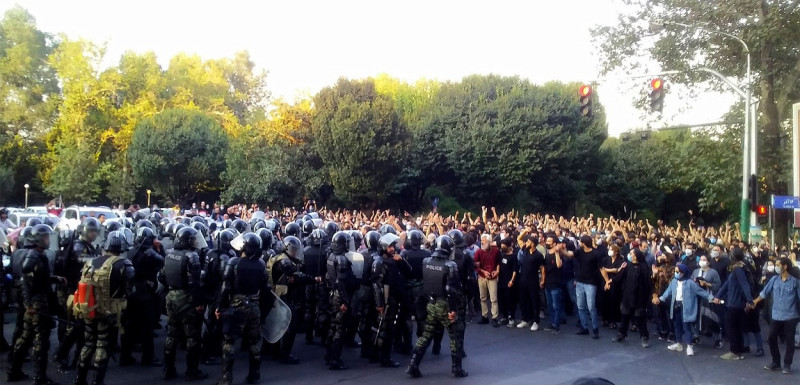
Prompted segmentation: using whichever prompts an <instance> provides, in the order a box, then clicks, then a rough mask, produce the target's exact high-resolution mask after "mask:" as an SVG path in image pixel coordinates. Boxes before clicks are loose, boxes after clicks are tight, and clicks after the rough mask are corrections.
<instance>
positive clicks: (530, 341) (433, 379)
mask: <svg viewBox="0 0 800 385" xmlns="http://www.w3.org/2000/svg"><path fill="white" fill-rule="evenodd" d="M6 319H9V318H8V315H7V318H6ZM573 323H574V320H573V319H570V321H569V324H570V325H572V324H573ZM10 326H11V325H5V328H4V332H5V335H6V338H7V339H8V338H9V336H10V334H11V330H10ZM574 332H575V328H574V327H572V326H566V325H565V327H564V328H562V332H561V334H560V335H552V334H550V333H549V332H544V331H538V332H531V331H530V330H527V329H524V330H520V329H509V328H506V327H501V328H492V327H491V326H490V325H476V324H472V325H468V327H467V334H466V345H465V346H466V351H467V353H468V355H469V356H468V357H467V358H466V359H464V369H466V370H467V371H469V377H467V378H464V379H454V378H451V377H450V357H449V354H443V355H440V356H433V355H431V354H430V351H428V354H427V355H426V356H425V358H424V359H423V361H422V365H421V366H420V370H421V371H422V373H423V377H422V378H419V379H411V378H408V377H407V376H406V375H405V374H404V373H403V370H404V367H405V365H407V363H408V359H409V357H407V356H400V355H395V357H394V358H395V359H396V360H398V361H400V362H401V363H402V364H403V367H401V368H397V369H383V368H380V367H378V366H377V365H371V364H368V363H367V362H366V361H365V360H363V359H360V358H358V350H357V349H348V348H345V352H344V356H343V359H344V360H345V363H346V364H347V365H348V366H349V367H350V369H348V370H345V371H339V372H332V371H329V370H327V369H326V367H325V366H324V365H323V362H322V357H323V355H324V352H323V350H322V349H321V348H320V347H319V346H306V345H305V343H304V341H303V338H302V337H299V338H298V342H297V344H296V346H295V354H296V355H297V356H298V357H300V359H301V362H300V364H299V365H295V366H287V365H281V364H278V363H276V362H275V361H271V360H268V359H265V361H264V363H263V365H262V372H261V375H262V381H261V383H263V384H300V383H302V384H308V385H314V384H359V385H361V384H401V383H409V384H417V385H423V384H446V383H453V384H456V383H458V384H481V385H486V384H501V385H516V384H544V385H547V384H570V383H572V382H573V381H574V380H575V379H577V378H580V377H585V376H591V377H595V376H597V377H603V378H606V379H608V380H611V381H612V382H614V383H615V384H647V385H660V384H698V385H701V384H702V385H707V384H708V385H710V384H725V385H731V384H770V385H777V384H797V383H798V381H800V372H798V370H797V368H800V363H796V364H795V372H793V373H792V374H790V375H784V374H781V373H780V372H777V373H775V372H767V371H765V370H764V369H762V367H763V366H764V365H766V364H768V363H769V357H768V356H769V353H767V356H766V357H761V358H756V357H753V356H750V355H748V356H747V357H746V359H745V360H743V361H736V362H728V361H723V360H721V359H719V355H721V354H723V353H725V352H726V351H727V350H726V349H714V348H713V347H711V346H710V345H709V343H708V342H707V343H705V344H701V345H699V346H697V347H696V349H695V354H696V355H695V356H694V357H687V356H686V354H685V353H676V352H670V351H668V350H667V349H666V346H667V345H666V343H665V342H662V341H658V340H657V339H651V346H650V348H648V349H644V348H642V347H641V346H640V344H639V340H638V337H636V336H635V335H634V333H632V334H631V336H630V339H629V340H628V341H627V342H625V343H622V344H615V343H612V342H611V341H610V340H611V338H612V337H613V336H614V334H615V332H614V331H611V330H608V329H605V330H601V332H600V339H599V340H592V339H591V338H589V337H588V336H576V335H574ZM764 333H765V334H766V332H764ZM163 336H164V331H163V330H159V331H158V337H157V340H156V351H157V352H159V353H160V352H163V350H162V349H163ZM56 346H57V341H56V340H55V333H53V345H52V347H51V355H52V353H53V352H54V350H55V348H56ZM447 347H448V345H447V337H445V341H444V343H443V348H444V349H447ZM444 349H443V350H444ZM443 353H444V352H443ZM238 354H239V355H238V356H237V361H236V364H235V365H234V383H235V384H244V383H245V381H244V379H245V377H246V375H247V358H246V353H244V352H240V353H238ZM0 361H2V363H0V369H2V371H3V372H5V371H6V370H7V369H8V364H7V362H6V360H5V359H3V360H0ZM184 362H185V361H184V359H183V353H182V352H181V353H180V354H179V356H178V372H179V373H182V372H183V371H184V369H185V366H184ZM25 365H26V366H25V370H26V371H27V372H28V373H30V371H31V366H30V365H31V364H30V363H26V364H25ZM201 368H202V369H203V370H205V371H207V372H208V373H209V374H210V375H211V377H210V378H209V379H208V380H206V381H202V382H198V384H202V385H211V384H214V383H215V381H216V379H217V378H218V377H219V374H220V367H219V366H204V367H201ZM48 372H49V374H50V376H51V378H53V379H54V380H56V381H58V382H59V383H60V384H61V385H69V384H72V381H73V379H74V372H73V373H69V374H59V373H56V370H55V368H54V367H53V366H52V365H51V366H50V367H49V368H48ZM160 374H161V369H160V368H145V367H139V366H133V367H125V368H120V367H118V366H117V364H116V363H114V362H113V361H112V362H111V365H110V368H109V373H108V376H107V378H106V384H108V385H132V384H137V385H138V384H142V383H147V384H148V385H156V384H168V383H173V384H174V383H183V380H182V379H180V380H175V381H169V382H168V381H163V380H161V378H160ZM91 376H92V374H91V373H90V377H89V378H90V381H91V378H92V377H91ZM2 380H3V381H0V382H2V383H5V376H3V377H2Z"/></svg>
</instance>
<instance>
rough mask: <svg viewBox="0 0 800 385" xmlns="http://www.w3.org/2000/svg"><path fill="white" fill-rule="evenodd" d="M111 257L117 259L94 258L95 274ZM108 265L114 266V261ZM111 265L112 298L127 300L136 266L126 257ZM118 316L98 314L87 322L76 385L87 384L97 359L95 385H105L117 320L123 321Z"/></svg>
mask: <svg viewBox="0 0 800 385" xmlns="http://www.w3.org/2000/svg"><path fill="white" fill-rule="evenodd" d="M110 258H114V256H112V255H110V254H106V255H103V256H100V257H96V258H94V259H92V260H91V261H90V262H88V263H89V264H90V265H91V271H94V270H97V269H100V268H101V266H103V264H104V263H105V262H106V261H108V260H109V259H110ZM117 258H119V257H118V256H117ZM108 263H109V264H111V263H112V261H109V262H108ZM111 266H112V272H111V277H110V282H109V284H110V285H109V286H110V287H109V288H108V289H109V290H108V292H109V293H111V298H114V299H117V300H124V299H125V298H126V297H127V296H128V295H130V294H131V293H132V292H133V290H134V289H133V280H134V275H135V273H134V270H133V264H131V261H129V260H127V259H125V258H119V259H117V260H116V261H114V262H113V265H111ZM89 274H91V273H89ZM96 293H97V292H96ZM97 301H99V299H97ZM117 317H118V316H117V314H98V316H97V317H96V318H94V319H93V320H90V321H85V329H86V333H85V336H84V345H83V348H82V349H81V352H80V353H81V354H80V360H79V362H78V376H77V378H76V379H75V385H83V384H86V376H87V374H88V372H89V366H90V365H92V361H93V360H94V365H93V368H94V370H95V377H94V382H92V385H103V381H104V379H105V376H106V370H107V369H108V354H109V352H108V348H109V345H110V343H111V338H114V337H113V335H114V334H113V333H112V328H113V327H114V326H115V325H117V321H118V320H119V318H117Z"/></svg>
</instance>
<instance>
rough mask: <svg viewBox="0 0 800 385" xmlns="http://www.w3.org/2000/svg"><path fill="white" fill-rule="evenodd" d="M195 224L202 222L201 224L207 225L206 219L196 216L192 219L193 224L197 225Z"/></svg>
mask: <svg viewBox="0 0 800 385" xmlns="http://www.w3.org/2000/svg"><path fill="white" fill-rule="evenodd" d="M195 222H200V223H203V224H205V223H206V219H205V218H203V217H202V216H200V215H195V216H193V217H192V223H195Z"/></svg>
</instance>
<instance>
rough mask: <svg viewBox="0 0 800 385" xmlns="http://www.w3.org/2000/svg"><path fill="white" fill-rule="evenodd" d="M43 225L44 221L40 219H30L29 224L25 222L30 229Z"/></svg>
mask: <svg viewBox="0 0 800 385" xmlns="http://www.w3.org/2000/svg"><path fill="white" fill-rule="evenodd" d="M41 224H42V220H41V219H39V218H30V219H28V221H27V222H25V226H28V227H34V226H36V225H41Z"/></svg>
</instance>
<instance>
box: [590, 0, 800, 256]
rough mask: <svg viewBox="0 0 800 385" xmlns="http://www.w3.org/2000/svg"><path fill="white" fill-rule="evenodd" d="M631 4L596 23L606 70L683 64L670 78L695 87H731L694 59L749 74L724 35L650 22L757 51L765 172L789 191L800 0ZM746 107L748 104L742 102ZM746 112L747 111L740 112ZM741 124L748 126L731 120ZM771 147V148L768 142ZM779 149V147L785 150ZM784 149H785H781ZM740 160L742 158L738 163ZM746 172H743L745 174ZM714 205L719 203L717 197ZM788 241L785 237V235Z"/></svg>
mask: <svg viewBox="0 0 800 385" xmlns="http://www.w3.org/2000/svg"><path fill="white" fill-rule="evenodd" d="M622 4H623V7H622V8H620V9H624V10H625V11H624V12H623V13H622V14H620V16H619V18H618V22H617V23H616V24H615V25H613V26H603V27H598V28H596V30H595V31H594V35H595V36H596V37H597V41H598V42H599V44H600V46H601V48H602V50H601V63H602V68H603V71H604V72H611V71H623V72H628V73H631V72H637V71H640V70H642V69H645V68H646V67H647V65H648V63H650V62H652V61H655V62H656V63H657V64H658V65H659V66H660V68H661V69H663V70H678V71H683V72H682V74H681V75H678V76H675V77H674V78H671V80H673V81H675V82H678V83H682V84H686V85H689V86H693V87H701V88H703V87H710V88H714V89H725V87H726V86H725V85H723V84H722V82H720V81H719V80H717V79H715V78H713V77H709V76H708V75H707V74H705V73H703V72H700V71H696V72H695V71H691V69H692V68H694V67H709V68H713V69H716V70H718V71H720V72H721V73H723V74H725V75H727V76H730V77H733V78H735V79H738V80H739V81H740V82H743V81H744V80H745V78H744V74H745V67H744V65H745V57H744V53H743V52H742V51H743V50H742V47H741V45H740V44H739V43H738V42H736V41H735V40H733V39H730V38H727V37H723V36H720V35H712V34H707V33H698V32H697V31H696V30H694V29H684V28H669V29H668V31H667V32H665V33H661V34H658V35H654V34H653V33H652V32H651V31H650V23H651V22H655V23H664V22H667V23H669V22H678V23H685V24H690V25H698V26H702V27H704V28H707V29H709V30H716V31H721V32H726V33H729V34H733V35H736V36H739V37H741V38H742V39H743V40H744V41H745V42H746V43H747V45H748V46H749V48H750V51H751V54H752V57H753V70H754V87H753V92H754V96H755V99H757V100H759V102H760V103H759V112H760V114H759V129H760V133H759V134H760V140H761V147H760V148H761V149H762V150H761V151H760V152H759V157H760V160H759V164H760V165H761V166H760V172H759V174H762V175H764V177H763V181H764V184H765V185H766V191H767V192H768V193H774V194H780V195H784V194H785V193H786V192H787V181H788V179H789V177H790V175H789V170H790V169H791V168H790V162H789V160H790V158H788V157H786V156H785V154H786V152H785V151H783V150H782V149H783V147H784V139H785V131H784V130H783V129H782V125H784V124H785V123H786V121H787V119H789V117H790V115H791V113H790V112H791V104H792V102H793V101H795V100H797V99H798V98H800V82H799V81H798V80H799V79H800V67H798V63H800V51H798V50H797V49H796V48H795V46H796V41H797V36H798V35H800V7H798V4H797V2H796V1H788V2H780V1H758V2H752V1H728V2H724V3H719V4H717V3H709V2H703V1H681V0H623V1H622ZM738 108H739V109H741V105H739V107H738ZM739 116H740V117H741V115H739ZM731 128H732V129H734V130H738V131H739V132H741V127H731ZM764 149H768V150H764ZM779 149H780V150H779ZM776 150H779V151H776ZM739 165H741V163H739ZM727 166H728V167H729V171H728V173H727V175H726V176H725V179H726V181H725V182H724V183H725V184H726V185H731V186H732V185H733V183H729V182H728V181H727V179H735V178H736V176H735V175H736V170H737V168H738V169H739V170H740V169H741V168H740V167H739V166H736V163H730V164H728V165H727ZM739 177H741V173H740V176H739ZM712 206H713V205H712ZM786 219H787V218H786V217H785V216H783V213H780V215H779V216H778V218H777V221H776V223H777V224H778V227H777V229H776V230H777V231H776V236H777V238H778V239H780V240H785V239H786V234H787V228H786V223H787V220H786ZM781 242H783V241H781Z"/></svg>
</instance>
